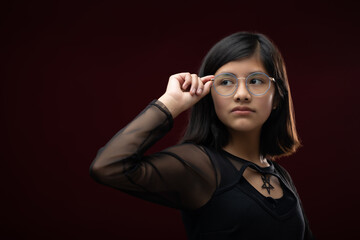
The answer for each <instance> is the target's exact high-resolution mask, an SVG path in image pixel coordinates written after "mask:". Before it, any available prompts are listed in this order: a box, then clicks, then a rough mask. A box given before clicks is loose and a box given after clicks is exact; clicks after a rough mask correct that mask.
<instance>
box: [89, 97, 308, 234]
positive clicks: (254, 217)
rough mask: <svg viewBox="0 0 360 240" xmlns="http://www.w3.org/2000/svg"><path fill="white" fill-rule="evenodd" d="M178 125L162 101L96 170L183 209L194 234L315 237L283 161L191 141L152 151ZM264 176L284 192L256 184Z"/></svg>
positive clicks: (104, 179) (121, 136)
mask: <svg viewBox="0 0 360 240" xmlns="http://www.w3.org/2000/svg"><path fill="white" fill-rule="evenodd" d="M172 124H173V119H172V116H171V114H170V113H169V111H168V109H167V108H166V106H165V105H164V104H162V103H161V102H160V101H158V100H154V101H153V102H151V103H150V104H149V105H148V106H147V107H146V108H145V109H144V110H143V111H142V112H141V113H140V114H139V115H138V116H137V117H136V118H135V119H134V120H133V121H131V122H130V123H129V124H128V125H127V126H126V127H124V128H123V129H122V130H120V131H119V132H118V133H117V134H116V135H115V136H114V137H113V138H112V139H111V140H110V141H109V142H108V143H107V144H106V145H105V146H104V147H102V148H101V149H100V150H99V151H98V153H97V155H96V157H95V159H94V161H93V162H92V164H91V166H90V175H91V176H92V177H93V178H94V179H95V180H96V181H98V182H99V183H101V184H104V185H107V186H110V187H113V188H115V189H118V190H121V191H123V192H125V193H128V194H130V195H132V196H135V197H139V198H141V199H144V200H147V201H150V202H154V203H157V204H161V205H164V206H168V207H171V208H176V209H179V210H181V213H182V216H183V222H184V225H185V228H186V231H187V234H188V237H189V239H259V238H262V237H267V239H312V235H311V231H310V229H309V227H308V222H307V220H306V217H305V215H304V212H303V210H302V207H301V202H300V200H299V197H298V195H297V193H296V189H295V187H294V185H293V183H292V181H291V179H290V176H289V175H288V173H287V172H286V171H285V169H283V168H282V167H280V166H279V165H278V164H276V163H273V162H271V161H269V163H270V167H268V168H260V167H258V166H257V165H255V164H253V163H251V162H248V161H246V160H244V159H241V158H238V157H236V156H233V155H231V154H230V153H227V152H225V151H222V152H216V151H214V150H212V149H210V148H207V147H204V146H198V145H195V144H191V143H184V144H178V145H175V146H172V147H169V148H167V149H165V150H163V151H161V152H158V153H155V154H151V155H144V152H145V151H146V150H147V149H148V148H149V147H151V146H152V145H153V144H154V143H155V142H157V141H158V140H159V139H161V138H162V137H163V136H164V135H165V134H166V133H167V132H168V131H170V129H171V128H172ZM279 169H280V170H279ZM250 170H251V171H250ZM261 174H266V175H268V176H271V177H272V178H273V180H276V181H278V182H279V185H278V186H277V187H276V189H278V190H277V191H278V194H280V195H279V196H280V197H279V198H277V199H275V198H272V197H271V196H266V194H265V195H264V193H263V192H261V188H259V187H254V182H252V179H260V177H259V176H260V175H261ZM259 189H260V190H259ZM260 230H261V231H260ZM304 236H305V237H304ZM257 237H258V238H257Z"/></svg>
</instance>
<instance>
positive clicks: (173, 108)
mask: <svg viewBox="0 0 360 240" xmlns="http://www.w3.org/2000/svg"><path fill="white" fill-rule="evenodd" d="M158 101H160V102H162V103H163V104H164V105H165V106H166V108H167V109H168V110H169V112H170V113H171V116H172V117H173V118H175V117H177V116H178V115H179V114H180V113H181V112H183V111H182V110H181V108H180V107H179V103H178V102H177V101H176V100H175V99H173V98H172V97H170V96H168V95H166V94H164V95H162V96H161V97H160V98H159V99H158Z"/></svg>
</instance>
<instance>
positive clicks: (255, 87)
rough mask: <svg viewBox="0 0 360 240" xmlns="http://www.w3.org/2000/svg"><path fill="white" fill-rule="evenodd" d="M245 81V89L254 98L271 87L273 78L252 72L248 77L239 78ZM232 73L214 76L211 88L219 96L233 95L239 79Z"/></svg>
mask: <svg viewBox="0 0 360 240" xmlns="http://www.w3.org/2000/svg"><path fill="white" fill-rule="evenodd" d="M241 78H242V79H245V86H246V89H247V90H248V91H249V92H250V93H251V94H252V95H255V96H261V95H264V94H265V93H266V92H267V91H268V90H269V89H270V86H271V81H274V82H276V81H275V79H274V78H272V77H269V76H268V75H266V74H265V73H263V72H254V73H251V74H250V75H249V76H247V77H246V78H245V77H241ZM241 78H238V77H236V76H235V75H234V74H232V73H220V74H219V75H216V76H215V77H214V78H213V79H212V81H213V87H214V89H215V91H216V92H217V93H218V94H219V95H221V96H231V95H233V94H234V93H235V92H236V90H237V89H238V87H239V79H241Z"/></svg>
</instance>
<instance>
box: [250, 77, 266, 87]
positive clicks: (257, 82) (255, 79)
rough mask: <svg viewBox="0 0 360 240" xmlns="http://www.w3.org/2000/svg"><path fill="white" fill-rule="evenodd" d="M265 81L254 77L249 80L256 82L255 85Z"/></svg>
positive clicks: (251, 82) (252, 82)
mask: <svg viewBox="0 0 360 240" xmlns="http://www.w3.org/2000/svg"><path fill="white" fill-rule="evenodd" d="M263 83H264V81H263V80H262V79H259V78H253V79H251V80H250V81H249V84H255V85H259V84H263Z"/></svg>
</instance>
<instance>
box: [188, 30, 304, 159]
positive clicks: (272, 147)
mask: <svg viewBox="0 0 360 240" xmlns="http://www.w3.org/2000/svg"><path fill="white" fill-rule="evenodd" d="M257 52H259V53H260V58H261V61H262V63H263V65H264V67H265V69H266V71H267V73H268V74H269V75H270V76H271V77H273V78H275V79H276V83H275V86H276V87H275V97H274V103H275V104H276V108H275V109H273V110H272V112H271V114H270V116H269V118H268V119H267V120H266V122H265V123H264V124H263V126H262V129H261V137H260V154H261V155H263V156H264V157H267V158H270V159H273V160H274V159H275V158H278V157H281V156H286V155H290V154H292V153H294V152H295V151H296V149H297V148H298V147H299V146H300V145H301V144H300V140H299V138H298V135H297V131H296V128H295V116H294V108H293V103H292V99H291V94H290V87H289V82H288V78H287V74H286V69H285V63H284V60H283V57H282V56H281V53H280V51H279V50H278V48H277V47H276V46H275V45H274V44H273V43H272V42H271V41H270V40H269V39H268V38H267V37H266V36H265V35H263V34H259V33H249V32H238V33H234V34H232V35H230V36H228V37H225V38H224V39H222V40H220V41H219V42H218V43H216V44H215V45H214V46H213V47H212V48H211V49H210V51H209V52H208V54H207V55H206V56H205V58H204V60H203V62H202V65H201V67H200V70H199V76H200V77H202V76H206V75H213V74H215V72H216V71H217V70H218V69H219V68H220V67H221V66H223V65H224V64H226V63H228V62H231V61H234V60H239V59H244V58H248V57H251V56H253V55H254V54H255V53H257ZM228 141H229V132H228V130H227V128H226V126H225V125H224V124H223V123H222V122H221V121H220V120H219V118H218V117H217V115H216V113H215V108H214V103H213V100H212V97H211V94H208V95H206V96H205V97H203V98H202V99H201V100H200V101H199V102H198V103H196V104H195V105H194V106H193V107H192V109H191V112H190V118H189V123H188V126H187V128H186V130H185V134H184V136H183V138H182V140H181V142H192V143H195V144H198V145H203V146H207V147H211V148H215V149H217V150H220V149H222V148H223V147H224V146H226V144H228Z"/></svg>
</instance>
